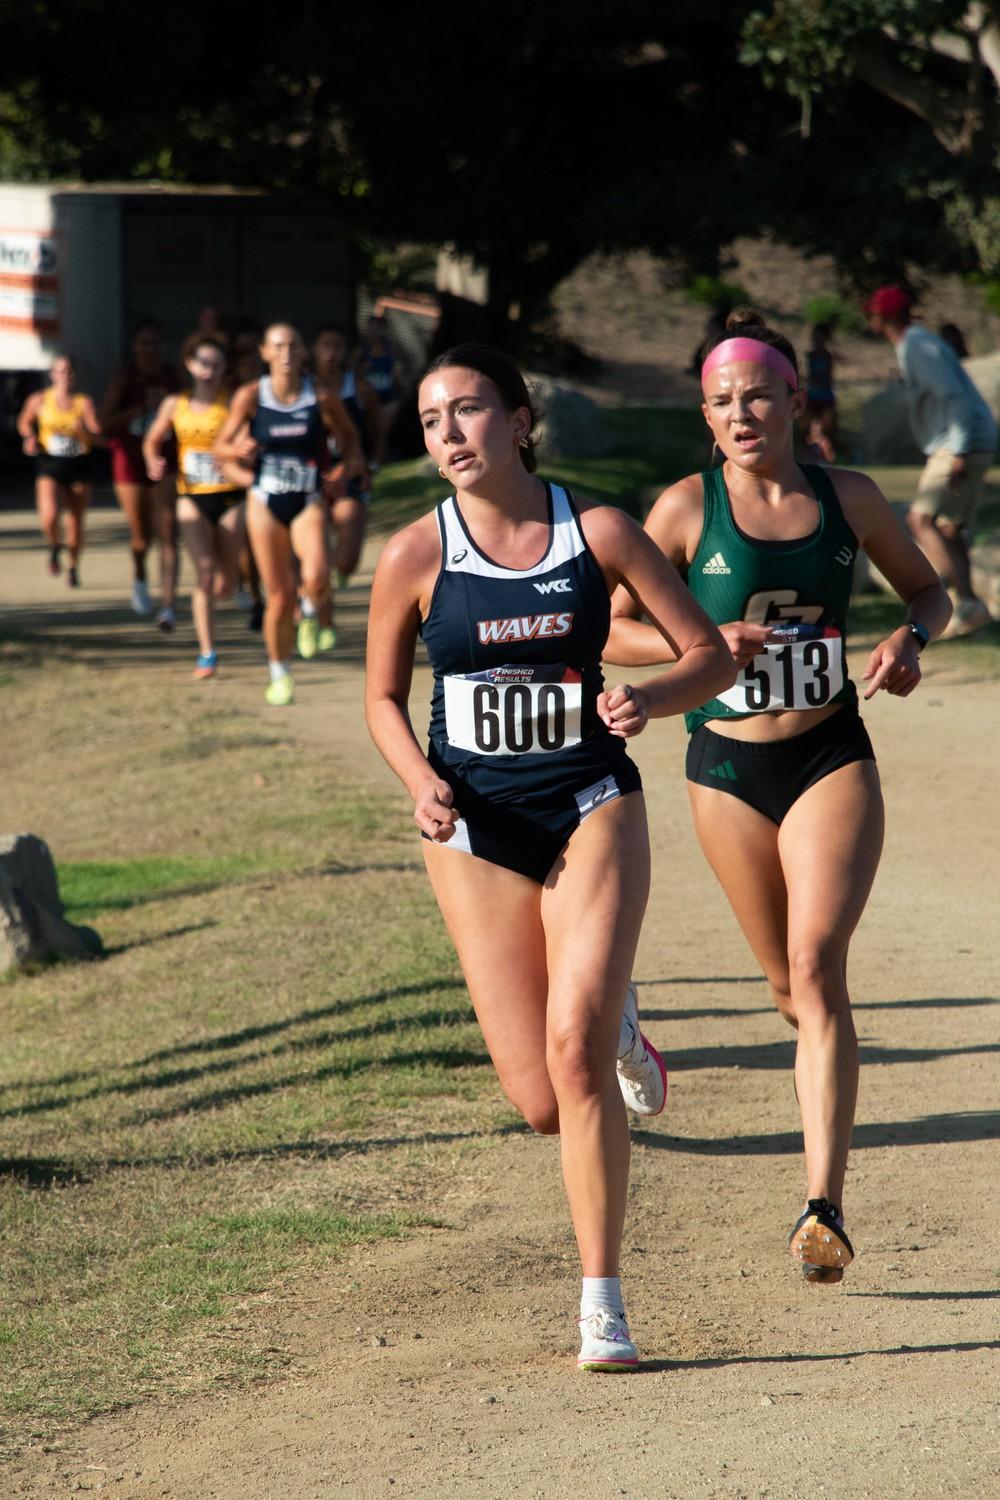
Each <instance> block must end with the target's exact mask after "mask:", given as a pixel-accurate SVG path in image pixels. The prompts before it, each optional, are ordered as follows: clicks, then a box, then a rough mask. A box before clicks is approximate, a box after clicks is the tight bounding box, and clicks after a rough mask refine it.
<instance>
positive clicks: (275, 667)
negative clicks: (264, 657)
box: [267, 661, 289, 682]
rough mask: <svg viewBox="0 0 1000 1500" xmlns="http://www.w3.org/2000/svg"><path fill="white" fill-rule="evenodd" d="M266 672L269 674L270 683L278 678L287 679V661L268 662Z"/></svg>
mask: <svg viewBox="0 0 1000 1500" xmlns="http://www.w3.org/2000/svg"><path fill="white" fill-rule="evenodd" d="M267 670H268V671H269V672H270V674H271V681H272V682H277V681H278V678H279V677H287V676H288V675H289V672H288V663H287V661H269V662H268V664H267Z"/></svg>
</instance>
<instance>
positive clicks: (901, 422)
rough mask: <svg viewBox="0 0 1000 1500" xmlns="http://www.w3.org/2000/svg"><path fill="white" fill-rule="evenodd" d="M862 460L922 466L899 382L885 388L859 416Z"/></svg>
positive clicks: (907, 406)
mask: <svg viewBox="0 0 1000 1500" xmlns="http://www.w3.org/2000/svg"><path fill="white" fill-rule="evenodd" d="M861 424H862V429H861V459H862V462H863V463H866V464H922V463H923V461H924V455H923V454H922V453H921V451H920V449H919V448H918V447H917V444H916V442H915V440H914V437H913V429H912V427H911V426H910V404H909V402H908V401H907V399H906V388H905V387H904V385H903V383H902V381H899V382H898V383H897V384H895V385H889V386H886V388H885V390H884V391H879V393H878V395H877V396H873V397H872V398H871V400H870V401H868V402H866V403H865V406H864V408H863V409H862V412H861Z"/></svg>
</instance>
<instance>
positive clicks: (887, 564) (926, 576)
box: [831, 469, 951, 698]
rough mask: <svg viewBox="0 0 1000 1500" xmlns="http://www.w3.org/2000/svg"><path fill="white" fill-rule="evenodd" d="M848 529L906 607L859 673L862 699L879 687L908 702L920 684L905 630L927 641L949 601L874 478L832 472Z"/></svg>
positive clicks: (915, 649) (947, 614) (913, 645)
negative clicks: (916, 630) (917, 630)
mask: <svg viewBox="0 0 1000 1500" xmlns="http://www.w3.org/2000/svg"><path fill="white" fill-rule="evenodd" d="M831 478H832V479H833V480H834V483H835V486H836V489H837V496H838V498H839V500H840V503H841V506H842V508H843V511H844V515H845V517H846V518H847V521H848V523H849V525H850V526H851V528H852V530H853V531H854V533H855V535H856V536H857V538H858V543H859V545H860V546H862V547H863V548H864V550H865V552H866V553H867V554H868V556H869V557H870V558H871V560H872V562H873V563H874V564H875V566H876V568H878V570H879V572H880V573H881V574H882V575H883V577H884V578H885V579H886V580H887V581H888V583H889V584H890V585H891V586H892V588H894V589H895V591H896V593H897V594H898V595H899V597H900V599H901V600H902V601H903V603H904V604H905V605H906V614H905V616H904V619H903V621H902V623H900V624H899V625H898V626H897V627H896V629H895V630H893V631H892V632H890V634H889V635H887V636H886V637H885V639H884V640H882V641H879V643H878V645H877V646H876V647H875V649H874V651H873V652H872V653H871V655H870V656H869V658H868V664H867V666H866V667H865V670H864V672H863V673H862V674H861V675H862V677H863V679H864V680H865V681H866V682H867V683H868V687H867V689H866V691H865V697H866V698H871V697H873V696H874V694H875V693H877V692H878V691H879V689H880V688H884V689H885V690H886V691H887V692H888V693H891V694H892V695H893V696H894V697H901V698H905V697H908V696H909V694H910V693H912V692H913V689H914V688H915V687H916V686H917V685H918V684H919V682H920V677H921V671H920V648H919V646H918V643H917V640H916V637H915V636H914V634H913V632H912V631H911V630H908V629H907V628H906V626H907V624H908V623H909V622H910V621H912V622H913V623H915V624H917V625H922V626H923V628H924V629H925V630H926V631H927V634H928V636H929V637H930V638H931V640H933V639H934V637H935V636H937V635H940V634H941V632H942V630H943V629H944V627H945V626H946V625H947V623H948V621H949V619H950V618H951V601H950V600H949V598H948V595H947V592H946V591H945V588H944V586H943V585H942V583H941V581H940V579H939V578H938V576H937V574H936V573H935V571H934V569H933V568H932V567H931V565H930V563H929V562H928V561H927V558H926V557H925V556H924V554H923V553H922V552H921V550H920V548H919V547H918V546H917V544H916V542H914V541H913V539H912V538H911V537H910V536H909V534H908V533H907V531H906V530H905V529H904V527H903V524H902V522H901V521H900V519H899V517H898V516H897V515H896V512H895V511H894V510H893V508H892V506H891V505H890V504H889V502H888V500H887V499H886V498H885V496H884V495H883V493H882V491H881V490H880V489H879V487H878V485H877V484H876V483H875V481H874V480H873V479H869V477H868V475H867V474H858V473H856V472H855V471H853V470H849V469H836V470H833V471H832V472H831Z"/></svg>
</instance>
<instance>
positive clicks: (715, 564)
mask: <svg viewBox="0 0 1000 1500" xmlns="http://www.w3.org/2000/svg"><path fill="white" fill-rule="evenodd" d="M701 571H702V572H703V573H731V572H732V571H733V570H732V568H729V567H727V566H726V559H725V558H724V557H723V555H722V553H721V552H717V553H716V554H715V556H714V557H710V558H709V559H708V562H707V563H706V564H705V566H704V567H703V568H702V570H701Z"/></svg>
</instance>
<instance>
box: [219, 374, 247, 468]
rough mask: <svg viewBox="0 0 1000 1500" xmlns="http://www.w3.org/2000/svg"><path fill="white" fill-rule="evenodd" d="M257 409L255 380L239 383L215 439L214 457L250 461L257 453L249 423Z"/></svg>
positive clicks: (223, 459) (228, 460)
mask: <svg viewBox="0 0 1000 1500" xmlns="http://www.w3.org/2000/svg"><path fill="white" fill-rule="evenodd" d="M256 411H257V382H256V380H252V381H251V382H250V384H249V385H241V386H240V388H239V390H238V391H237V392H236V395H235V396H234V397H233V404H232V406H231V407H230V408H229V415H228V416H227V417H226V420H225V422H223V424H222V431H221V432H220V433H219V436H218V437H217V438H216V440H215V450H214V451H215V457H216V458H218V459H220V460H222V461H223V462H230V463H250V462H251V461H252V460H253V459H254V457H255V456H256V453H257V442H256V439H255V438H254V437H253V436H252V434H251V432H250V423H251V422H252V420H253V418H254V415H255V414H256Z"/></svg>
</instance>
